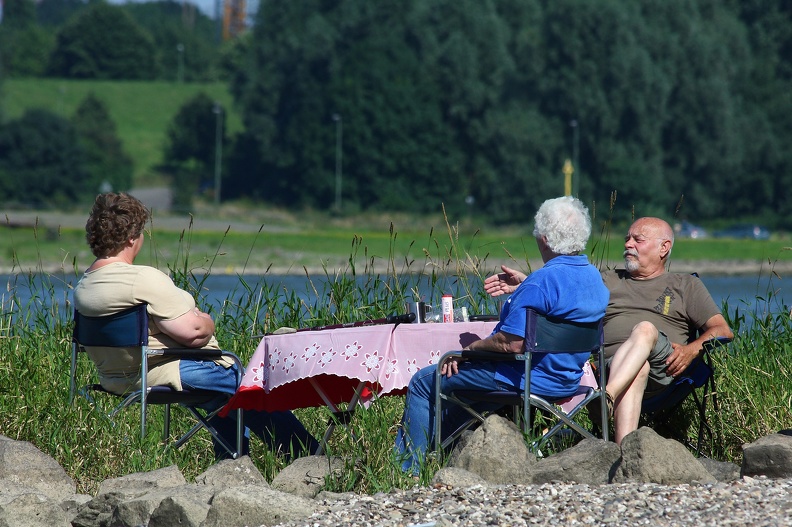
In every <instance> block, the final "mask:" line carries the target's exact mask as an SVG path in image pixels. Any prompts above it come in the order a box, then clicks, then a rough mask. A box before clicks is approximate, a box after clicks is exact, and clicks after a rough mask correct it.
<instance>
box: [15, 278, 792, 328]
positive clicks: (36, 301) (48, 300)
mask: <svg viewBox="0 0 792 527" xmlns="http://www.w3.org/2000/svg"><path fill="white" fill-rule="evenodd" d="M367 279H369V278H368V277H363V278H360V279H359V280H358V285H359V286H360V287H365V286H364V282H365V280H367ZM77 280H78V277H76V276H70V277H63V276H56V275H32V276H26V275H0V284H2V287H3V289H2V291H0V304H1V305H2V308H3V312H6V311H7V310H8V309H9V306H10V302H11V298H12V297H13V298H15V299H16V302H17V303H18V304H17V305H18V306H21V307H25V308H28V309H30V308H29V307H28V306H29V305H31V304H30V302H31V300H33V304H32V305H37V306H42V307H43V306H51V304H52V302H53V300H54V301H55V302H56V303H57V304H58V305H59V306H66V305H68V304H69V301H70V300H71V290H72V288H73V286H74V284H76V282H77ZM402 280H406V283H407V284H408V285H409V286H410V287H411V289H413V290H417V291H418V293H419V294H420V296H421V297H422V298H423V299H424V300H429V299H439V296H440V294H441V293H451V294H453V295H454V296H455V297H461V296H462V295H463V293H462V292H461V291H463V288H462V285H461V284H460V283H458V281H457V280H456V279H454V278H440V279H438V281H437V282H436V283H435V284H434V286H432V285H431V284H430V282H429V280H428V278H427V277H426V276H423V277H420V278H418V277H410V276H408V277H404V278H402ZM702 281H703V282H704V284H705V285H706V286H707V289H708V290H709V291H710V294H711V295H712V297H713V299H714V300H715V302H716V303H717V304H718V305H720V306H724V302H725V303H726V304H725V305H726V306H727V309H728V312H729V313H734V311H735V309H739V311H740V312H741V313H742V314H745V315H746V318H747V319H750V318H752V317H750V314H755V315H757V316H765V315H768V314H775V313H782V312H785V313H789V312H790V304H792V278H789V279H787V280H784V279H782V278H780V277H778V276H768V275H762V276H756V275H751V276H702ZM243 283H244V284H245V286H242V285H241V284H243ZM468 283H469V284H470V287H471V289H472V290H473V291H472V292H475V291H476V288H477V287H480V280H478V279H476V278H471V279H470V280H468ZM329 287H330V284H329V282H328V279H326V278H325V277H324V276H318V277H317V276H312V277H311V281H310V282H309V280H308V279H307V278H306V277H305V276H295V275H264V276H254V275H248V276H243V277H239V276H236V275H220V274H218V275H210V276H209V277H207V278H206V280H204V282H203V284H202V288H201V293H200V295H201V296H202V297H203V303H204V304H203V305H204V306H214V307H218V306H220V305H221V304H222V303H223V302H226V301H234V302H240V300H244V299H243V298H242V297H244V296H250V295H257V294H258V292H259V290H260V289H261V288H265V289H270V290H274V291H278V292H279V295H280V298H282V299H285V298H287V297H288V296H297V297H299V298H300V299H301V300H303V301H305V302H307V303H308V304H314V303H315V302H316V296H317V294H318V295H320V296H323V295H326V294H327V293H328V292H329V290H330V289H329ZM473 296H474V297H475V295H473ZM240 303H242V304H245V302H244V301H242V302H240ZM320 303H321V302H320ZM64 309H65V308H64Z"/></svg>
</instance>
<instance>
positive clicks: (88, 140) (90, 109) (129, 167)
mask: <svg viewBox="0 0 792 527" xmlns="http://www.w3.org/2000/svg"><path fill="white" fill-rule="evenodd" d="M72 122H73V123H74V127H75V130H76V131H77V136H78V137H79V140H80V144H81V145H82V150H83V169H84V170H85V171H86V172H87V174H88V178H87V180H86V185H85V186H86V190H88V191H91V190H92V191H94V192H97V193H98V192H100V190H101V189H106V188H109V189H112V190H115V191H116V192H118V191H125V190H129V189H130V188H131V187H132V172H133V168H134V166H133V162H132V158H131V157H129V155H128V154H127V153H126V152H124V148H123V145H122V144H121V141H120V139H119V138H118V136H117V135H116V125H115V122H113V120H112V119H111V118H110V113H109V112H108V110H107V106H106V105H105V103H104V102H103V101H102V100H101V99H99V98H98V97H96V95H94V94H93V93H89V94H88V95H87V96H86V98H85V99H84V100H83V101H82V102H81V103H80V106H79V107H78V108H77V111H76V113H75V114H74V117H73V119H72Z"/></svg>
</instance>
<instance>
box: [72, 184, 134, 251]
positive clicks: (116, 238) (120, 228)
mask: <svg viewBox="0 0 792 527" xmlns="http://www.w3.org/2000/svg"><path fill="white" fill-rule="evenodd" d="M148 219H149V212H148V210H146V207H145V206H143V204H142V203H141V202H140V201H139V200H138V199H137V198H134V197H132V196H130V195H129V194H125V193H123V192H121V193H119V194H115V193H113V192H108V193H107V194H99V195H98V196H96V201H94V204H93V207H92V208H91V214H90V216H88V222H87V223H86V224H85V239H86V240H87V241H88V246H89V247H90V248H91V252H92V253H93V254H94V256H96V257H97V258H104V257H106V256H113V255H115V254H118V253H119V252H120V251H121V249H123V248H124V245H125V244H126V242H127V241H128V240H131V239H134V238H137V237H138V236H140V235H141V234H142V233H143V228H144V227H145V226H146V222H147V221H148Z"/></svg>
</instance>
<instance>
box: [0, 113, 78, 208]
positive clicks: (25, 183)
mask: <svg viewBox="0 0 792 527" xmlns="http://www.w3.org/2000/svg"><path fill="white" fill-rule="evenodd" d="M82 162H83V152H82V148H81V147H80V143H79V139H78V137H77V133H76V130H75V128H74V126H73V125H72V123H71V122H69V121H68V120H67V119H64V118H62V117H59V116H57V115H55V114H54V113H51V112H48V111H46V110H29V111H28V112H26V113H25V114H24V115H23V116H22V117H21V118H19V119H16V120H13V121H10V122H8V123H6V124H5V125H4V126H2V127H1V128H0V189H2V191H3V196H4V199H5V200H6V201H14V202H17V203H23V204H25V205H27V206H32V207H49V206H61V207H63V206H72V205H74V204H75V203H78V202H80V200H83V199H86V198H87V196H88V195H89V193H90V191H88V190H87V189H86V182H87V181H88V177H89V176H88V173H87V172H86V171H85V169H84V168H83V165H82Z"/></svg>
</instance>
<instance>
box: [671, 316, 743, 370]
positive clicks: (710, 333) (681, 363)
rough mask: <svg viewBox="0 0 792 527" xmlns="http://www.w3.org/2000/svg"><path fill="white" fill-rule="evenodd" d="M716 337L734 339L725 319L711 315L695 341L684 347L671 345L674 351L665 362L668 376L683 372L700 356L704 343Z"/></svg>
mask: <svg viewBox="0 0 792 527" xmlns="http://www.w3.org/2000/svg"><path fill="white" fill-rule="evenodd" d="M717 337H726V338H733V337H734V333H732V330H731V328H730V327H729V325H728V324H727V323H726V319H725V318H723V315H721V314H717V315H713V316H712V317H711V318H710V319H709V320H707V322H706V323H705V324H704V326H703V327H702V328H701V336H699V338H697V339H696V340H693V341H690V342H688V343H687V344H684V345H683V344H675V343H673V342H672V343H671V346H672V347H673V348H674V351H673V352H672V353H671V356H670V357H668V359H667V360H666V364H668V370H667V371H668V374H669V375H671V376H673V377H676V376H677V375H680V374H681V373H682V372H684V371H685V370H686V369H687V367H688V366H690V363H691V362H693V359H695V358H696V357H698V356H699V355H700V354H701V350H702V349H703V344H704V342H706V341H708V340H710V339H713V338H717Z"/></svg>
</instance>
